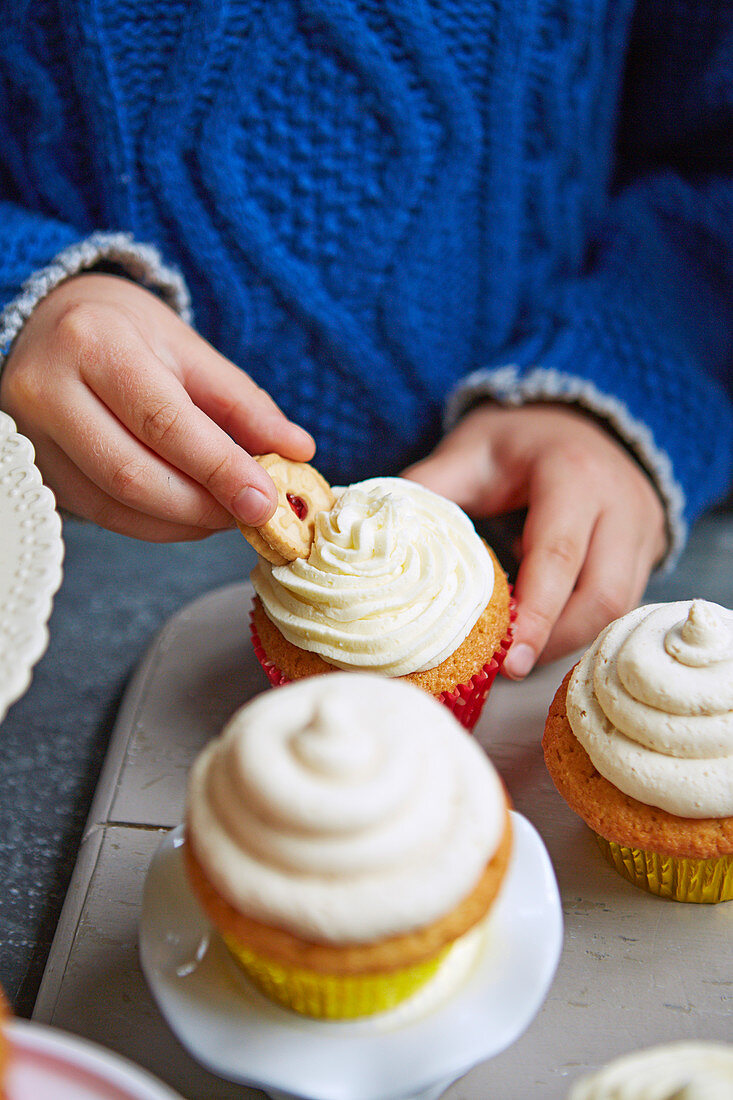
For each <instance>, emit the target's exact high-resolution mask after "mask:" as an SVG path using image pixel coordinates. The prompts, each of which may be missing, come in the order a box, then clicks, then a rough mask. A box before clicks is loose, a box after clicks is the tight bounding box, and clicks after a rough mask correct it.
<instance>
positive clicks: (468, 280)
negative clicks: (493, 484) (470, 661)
mask: <svg viewBox="0 0 733 1100" xmlns="http://www.w3.org/2000/svg"><path fill="white" fill-rule="evenodd" d="M0 16H1V24H0V82H1V83H0V307H4V312H3V314H2V319H1V321H0V327H1V328H2V336H1V337H0V345H1V347H0V350H2V351H3V352H7V349H8V347H9V346H10V344H11V342H12V339H13V338H14V337H15V335H16V334H17V332H18V331H19V329H20V327H21V326H22V324H23V323H24V321H25V320H26V319H27V317H28V316H29V314H30V312H31V310H32V309H33V307H34V305H35V304H37V302H38V301H39V300H40V298H41V297H42V296H43V295H44V294H45V293H47V292H48V291H49V290H50V289H51V288H52V287H53V286H55V285H56V284H57V283H58V282H59V281H60V280H61V279H63V278H66V277H68V276H69V275H70V274H72V273H73V272H75V271H78V270H83V269H87V268H92V267H95V266H98V265H100V264H103V265H109V266H111V268H112V270H121V271H124V272H125V273H126V274H128V275H129V276H130V277H132V278H136V279H139V280H141V281H142V282H144V283H145V284H147V285H150V286H152V287H154V288H155V289H156V290H157V291H158V292H159V293H161V294H162V295H164V296H165V297H166V298H167V299H168V300H169V301H170V302H171V304H173V305H174V307H175V308H177V309H179V310H180V311H181V313H182V314H183V315H184V316H186V317H188V316H189V307H191V308H192V314H191V315H192V317H193V321H194V323H195V325H196V326H197V328H198V329H199V331H200V332H201V333H202V334H203V335H204V336H206V337H207V339H209V340H210V341H211V342H212V343H213V344H214V345H215V346H216V347H217V348H218V349H219V350H221V351H222V352H223V353H224V354H225V355H227V356H229V357H230V358H231V359H232V360H234V361H235V362H236V363H238V364H240V365H241V366H242V367H243V368H244V369H246V370H247V371H248V372H249V373H250V374H251V375H253V376H254V378H255V379H256V380H257V381H258V382H259V383H260V384H261V385H263V386H264V387H265V388H267V389H268V390H269V391H270V392H271V393H272V394H273V396H274V397H275V398H276V400H277V401H278V402H279V403H280V405H281V406H282V408H283V409H284V410H285V411H286V412H287V413H288V414H289V415H290V416H291V417H293V418H295V419H296V420H297V421H299V422H300V423H301V424H303V425H304V426H305V427H306V428H308V429H309V430H310V431H312V432H313V434H314V435H315V437H316V440H317V444H318V457H317V461H318V464H319V466H320V467H321V468H322V469H323V471H324V473H326V474H327V476H329V477H330V478H332V479H335V480H338V481H348V480H353V479H355V478H358V477H362V476H366V475H370V474H387V473H391V472H394V471H397V470H399V469H400V468H401V467H402V466H403V465H404V464H406V463H407V462H408V461H410V460H412V459H414V458H416V457H418V456H419V455H421V454H423V453H425V452H426V451H427V450H428V449H429V448H430V447H431V446H432V445H433V444H434V443H435V441H436V439H437V438H438V436H439V433H440V431H441V428H444V427H445V425H446V423H450V422H451V421H452V420H453V419H455V417H457V416H458V415H460V413H461V411H462V410H463V409H464V408H465V407H466V406H467V405H468V404H469V403H470V402H471V401H473V400H475V399H476V398H478V397H482V396H486V395H488V396H492V397H494V398H496V399H499V400H502V401H508V402H525V401H533V400H557V399H560V400H566V401H572V402H574V403H578V404H580V405H583V406H585V407H587V408H589V409H591V410H592V411H593V412H594V413H595V414H596V415H598V416H600V417H601V418H602V419H604V420H605V421H606V422H608V424H609V425H610V426H611V427H612V428H613V429H614V430H615V431H617V432H618V433H619V434H620V435H621V437H622V438H623V439H624V440H625V442H626V443H627V445H628V446H629V447H630V448H631V449H632V450H633V451H634V453H635V454H636V455H637V456H638V457H639V459H640V461H641V462H642V463H643V465H644V466H645V467H646V469H647V470H648V472H649V473H650V475H651V476H652V478H653V479H654V481H655V483H656V485H657V487H658V489H659V491H660V493H661V495H662V497H663V499H664V500H665V503H666V506H667V510H668V516H669V522H670V526H671V529H672V531H673V533H674V536H675V539H676V542H677V545H679V544H681V542H682V541H683V540H684V535H685V530H686V525H687V523H689V521H690V520H691V519H692V518H694V517H695V516H696V515H697V514H699V512H700V511H701V510H702V509H703V508H704V507H706V506H707V505H709V504H710V503H711V502H712V501H714V500H715V499H717V498H719V497H720V496H721V495H722V494H723V493H724V492H725V491H726V489H727V487H728V485H729V484H730V479H731V473H732V471H733V405H732V400H731V378H732V375H733V295H732V293H731V287H733V183H732V182H731V166H732V162H733V143H732V142H731V132H732V131H731V126H732V125H733V16H732V14H731V6H730V3H727V2H725V0H719V2H715V0H708V2H706V3H700V2H699V0H643V2H641V3H637V4H634V3H632V2H631V0H524V2H522V3H519V2H518V0H240V2H236V0H229V2H227V0H126V2H125V3H120V0H34V2H33V3H30V2H29V0H12V2H11V0H6V2H1V0H0ZM150 246H152V247H150ZM179 273H180V274H179ZM446 418H447V419H446Z"/></svg>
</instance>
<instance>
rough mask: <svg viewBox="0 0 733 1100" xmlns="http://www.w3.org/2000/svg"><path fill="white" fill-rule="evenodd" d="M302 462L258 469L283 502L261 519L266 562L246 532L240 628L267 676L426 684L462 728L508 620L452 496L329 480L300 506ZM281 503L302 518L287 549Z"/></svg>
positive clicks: (497, 656)
mask: <svg viewBox="0 0 733 1100" xmlns="http://www.w3.org/2000/svg"><path fill="white" fill-rule="evenodd" d="M270 457H272V456H265V458H270ZM303 465H304V464H302V463H286V462H285V460H279V465H278V466H277V468H276V469H274V468H273V466H270V467H268V468H269V469H270V473H271V474H272V475H273V477H274V478H275V479H276V484H277V485H278V490H279V492H280V494H281V496H282V498H283V500H284V501H285V503H282V501H281V506H280V507H279V509H278V513H276V516H275V517H273V520H274V526H275V532H276V536H277V537H278V541H277V544H276V548H275V554H276V555H277V560H268V556H269V558H270V559H272V558H273V555H272V554H270V555H268V556H265V555H266V554H267V550H268V549H270V546H269V543H268V542H267V541H266V540H265V541H264V552H263V545H262V541H260V542H258V541H256V540H252V539H251V541H252V542H253V545H254V546H255V548H256V549H257V550H258V553H259V554H260V557H259V560H258V563H257V565H256V567H255V568H254V570H253V572H252V574H251V579H252V584H253V585H254V588H255V592H256V594H257V595H256V599H255V602H254V609H253V613H252V637H253V643H254V647H255V652H256V654H257V656H258V658H259V660H260V663H261V664H262V667H263V668H264V670H265V672H266V674H267V676H268V678H269V680H270V682H271V683H272V684H274V685H276V686H277V685H281V684H283V683H287V682H289V681H292V680H299V679H302V678H303V677H307V676H315V675H320V674H324V673H327V672H333V671H335V670H337V669H341V670H345V671H360V672H363V671H367V672H376V673H379V674H380V675H383V676H388V677H394V678H399V679H403V680H406V681H407V682H409V683H412V684H415V685H416V686H417V687H420V688H422V689H423V690H425V691H427V692H429V693H430V694H431V695H434V696H435V697H436V698H438V699H439V700H440V702H442V703H443V704H444V705H445V706H447V707H448V708H449V709H450V710H452V711H453V713H454V714H455V715H456V717H457V718H458V720H459V721H460V722H461V724H462V725H464V726H465V727H466V728H467V729H471V728H473V726H474V725H475V723H476V721H477V720H478V718H479V715H480V713H481V710H482V708H483V705H484V702H485V700H486V696H487V694H488V692H489V689H490V687H491V685H492V683H493V681H494V678H495V677H496V674H497V672H498V670H499V668H500V667H501V665H502V663H503V661H504V658H505V656H506V653H507V650H508V648H509V645H510V642H511V629H512V622H513V619H514V607H513V602H512V599H511V594H510V589H509V585H508V583H507V579H506V575H505V573H504V571H503V570H502V568H501V566H500V564H499V562H498V561H497V559H496V557H495V555H494V553H493V551H492V550H491V549H490V548H489V547H488V546H487V544H486V543H485V542H484V541H483V540H482V539H481V538H480V537H479V536H478V534H477V533H476V531H475V529H474V527H473V524H472V523H471V521H470V519H469V518H468V516H467V515H466V514H465V513H464V512H463V511H462V510H461V509H460V508H459V507H458V506H457V505H456V504H454V503H453V502H452V501H449V500H446V499H445V498H444V497H441V496H438V495H437V494H436V493H433V492H431V491H430V490H429V489H426V488H424V487H423V486H421V485H419V484H417V483H416V482H412V481H408V480H406V479H404V478H372V479H370V480H368V481H362V482H359V483H357V484H355V485H351V486H349V487H347V488H344V489H335V490H333V494H334V496H333V503H332V504H330V505H323V506H322V507H321V510H319V511H314V509H313V508H312V507H309V506H308V502H307V500H306V506H305V511H304V512H303V509H302V506H303V502H304V498H305V497H306V496H307V492H306V493H304V491H303V486H304V484H305V485H306V486H308V485H309V484H310V481H309V475H308V474H304V472H303ZM307 469H308V470H312V468H310V467H308V468H307ZM313 472H314V473H316V475H317V477H318V478H320V475H318V474H317V472H316V471H313ZM321 481H322V479H321ZM324 484H325V483H324ZM321 488H322V487H321V486H319V489H321ZM326 488H328V487H327V486H326ZM288 498H290V500H288ZM293 500H295V501H297V502H299V505H300V506H301V507H300V511H301V512H302V521H301V522H302V524H309V525H310V527H309V530H308V531H307V532H303V530H302V529H301V534H303V535H304V537H302V538H301V540H300V543H299V548H298V550H297V551H296V552H294V551H293V549H292V548H290V549H289V548H288V547H287V545H286V542H285V540H283V539H282V538H281V537H280V536H281V535H282V530H283V521H282V520H281V519H279V518H278V516H279V514H280V513H284V514H285V519H287V521H288V524H289V528H288V529H289V531H290V532H291V533H292V534H293V536H294V541H295V537H296V536H297V534H298V528H299V524H298V516H297V515H296V513H295V512H294V509H293V503H292V501H293ZM288 512H289V513H290V515H289V516H288V515H287V513H288ZM294 515H295V516H296V518H295V519H293V516H294ZM262 531H263V529H262V528H257V529H256V532H257V535H258V537H259V538H260V540H262V535H261V532H262ZM311 532H312V533H311ZM245 534H246V535H247V537H250V535H249V533H248V531H247V530H245ZM265 535H266V536H267V537H268V538H269V537H270V536H269V532H268V531H267V530H265ZM284 553H285V554H288V560H287V561H285V563H284V564H278V563H277V562H281V561H282V557H283V554H284Z"/></svg>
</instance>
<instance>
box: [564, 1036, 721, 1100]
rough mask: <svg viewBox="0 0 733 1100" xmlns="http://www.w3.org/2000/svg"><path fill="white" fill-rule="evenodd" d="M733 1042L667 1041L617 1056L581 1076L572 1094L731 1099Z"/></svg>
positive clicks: (614, 1099)
mask: <svg viewBox="0 0 733 1100" xmlns="http://www.w3.org/2000/svg"><path fill="white" fill-rule="evenodd" d="M731 1096H733V1046H725V1045H724V1044H723V1043H683V1042H680V1043H665V1044H664V1045H661V1046H656V1047H650V1048H649V1049H648V1050H641V1051H635V1052H634V1053H633V1054H628V1055H626V1056H625V1057H623V1058H617V1059H616V1060H615V1061H613V1062H610V1063H609V1064H608V1065H607V1066H604V1067H603V1068H602V1069H600V1070H598V1072H597V1073H593V1074H590V1075H589V1076H587V1077H584V1078H583V1079H582V1080H580V1081H578V1082H577V1083H576V1084H575V1085H574V1086H573V1088H572V1089H571V1090H570V1093H569V1095H568V1100H729V1098H730V1097H731Z"/></svg>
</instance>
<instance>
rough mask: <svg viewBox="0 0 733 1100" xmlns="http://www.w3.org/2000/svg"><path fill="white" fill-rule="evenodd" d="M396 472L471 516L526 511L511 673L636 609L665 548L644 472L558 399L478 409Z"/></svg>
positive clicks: (657, 506)
mask: <svg viewBox="0 0 733 1100" xmlns="http://www.w3.org/2000/svg"><path fill="white" fill-rule="evenodd" d="M405 475H406V476H407V477H410V478H413V479H414V480H415V481H419V482H421V483H422V484H423V485H426V486H427V487H428V488H430V489H434V490H435V491H436V492H438V493H442V494H443V495H444V496H447V497H450V498H451V499H452V500H455V501H456V503H457V504H459V505H460V506H461V507H462V508H463V509H465V511H467V512H469V513H470V514H472V515H474V516H482V517H483V516H486V517H487V516H495V515H499V514H501V513H503V512H507V511H513V510H514V509H517V508H521V507H526V508H527V518H526V521H525V525H524V530H523V533H522V546H521V562H520V566H519V571H518V573H517V580H516V585H515V595H516V598H517V604H518V608H517V621H516V631H515V640H514V644H513V645H512V647H511V649H510V650H509V654H508V656H507V659H506V661H505V664H504V671H505V672H506V673H507V675H508V676H511V677H514V678H517V679H518V678H521V677H522V676H525V675H526V674H527V673H528V672H529V670H530V669H531V667H532V665H533V664H534V662H535V661H536V659H537V658H538V657H539V656H540V654H541V655H542V660H543V661H548V660H553V659H554V658H556V657H560V656H562V655H564V654H566V653H569V652H571V651H572V650H574V649H577V648H579V647H581V646H584V645H586V644H588V643H589V642H590V641H592V640H593V638H595V636H596V634H598V632H599V631H600V630H601V629H602V628H603V627H604V626H606V625H607V624H608V623H609V622H610V621H611V620H612V619H614V618H617V617H618V616H620V615H622V614H623V613H625V612H626V611H628V610H629V609H630V608H631V607H633V606H635V605H636V604H637V603H638V601H639V600H640V599H641V596H642V594H643V592H644V589H645V587H646V583H647V580H648V578H649V574H650V572H651V570H652V568H653V567H654V565H655V563H656V562H658V561H659V559H660V558H661V556H662V555H663V553H664V550H665V545H666V536H665V517H664V511H663V508H662V504H661V501H660V499H659V497H658V496H657V493H656V491H655V489H654V487H653V485H652V483H651V481H650V480H649V478H648V477H647V476H646V474H645V473H644V472H643V470H642V469H641V467H640V466H638V465H637V463H636V462H635V461H634V459H633V458H631V457H630V455H629V454H628V453H627V452H626V451H625V450H624V448H623V447H622V446H621V445H620V444H618V443H617V442H616V441H615V440H614V439H613V437H612V436H611V435H610V434H609V433H607V432H606V431H605V430H604V429H603V428H602V427H600V426H599V425H598V424H597V423H596V422H595V421H594V420H593V419H592V418H591V417H589V416H585V415H584V414H583V413H582V412H577V411H575V410H573V409H569V408H567V407H564V406H559V405H525V406H523V407H522V408H517V409H509V408H502V407H500V406H498V405H494V404H484V405H480V406H478V407H477V408H476V409H474V410H472V411H471V412H470V413H469V414H468V415H467V416H466V417H465V418H464V419H463V420H462V421H461V422H460V423H459V424H458V425H457V426H456V428H454V430H453V431H452V432H451V433H450V434H449V435H448V436H446V438H445V439H444V440H443V441H442V442H441V443H440V445H439V446H438V447H437V448H436V450H435V451H433V453H432V454H431V455H429V456H428V458H426V459H425V460H424V461H422V462H419V463H417V464H415V465H414V466H411V467H410V469H409V470H406V471H405Z"/></svg>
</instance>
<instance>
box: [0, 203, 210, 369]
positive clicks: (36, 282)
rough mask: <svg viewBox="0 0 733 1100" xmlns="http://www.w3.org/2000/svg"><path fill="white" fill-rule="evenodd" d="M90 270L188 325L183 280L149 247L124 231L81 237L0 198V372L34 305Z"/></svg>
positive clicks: (69, 229) (68, 227)
mask: <svg viewBox="0 0 733 1100" xmlns="http://www.w3.org/2000/svg"><path fill="white" fill-rule="evenodd" d="M93 269H97V270H100V269H101V270H106V271H115V272H118V273H120V274H123V275H125V276H127V277H128V278H131V279H133V280H135V281H136V282H139V283H141V284H142V285H143V286H146V287H148V288H149V289H150V290H153V291H154V292H155V293H157V294H159V295H160V296H161V298H162V299H163V300H164V301H166V302H167V303H168V305H170V306H171V307H172V308H173V309H175V310H176V312H177V313H178V314H179V315H180V316H181V317H183V319H184V320H186V321H188V322H190V321H191V308H190V299H189V294H188V290H187V288H186V285H185V283H184V281H183V278H182V277H181V275H180V274H179V273H178V271H177V270H176V269H174V268H172V267H169V266H168V265H167V264H165V263H164V261H163V259H162V258H161V255H160V253H159V251H158V249H157V248H156V247H155V246H154V245H150V244H144V243H140V242H137V241H135V240H134V239H133V237H132V236H131V235H130V234H129V233H120V232H101V231H100V232H93V233H91V234H89V235H87V236H84V235H83V234H80V233H79V232H78V231H77V230H75V229H74V228H73V227H71V226H69V225H66V224H65V223H63V222H61V221H57V220H56V219H54V218H50V217H45V216H43V215H41V214H38V213H35V212H33V211H29V210H26V209H24V208H23V207H21V206H19V205H17V204H16V203H12V202H8V201H3V200H0V371H1V370H2V365H3V362H4V360H5V358H6V357H7V354H8V352H9V350H10V347H11V345H12V342H13V340H14V339H15V337H16V336H17V335H18V333H19V332H20V330H21V328H22V327H23V325H24V324H25V322H26V321H27V320H28V318H29V317H30V315H31V313H32V312H33V310H34V308H35V307H36V306H37V305H38V303H39V302H40V301H42V299H43V298H45V297H46V295H47V294H49V293H50V292H51V291H52V290H53V289H54V287H56V286H58V285H59V284H60V283H62V282H64V281H65V280H66V279H69V278H71V277H72V276H73V275H77V274H79V273H80V272H82V271H91V270H93Z"/></svg>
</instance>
